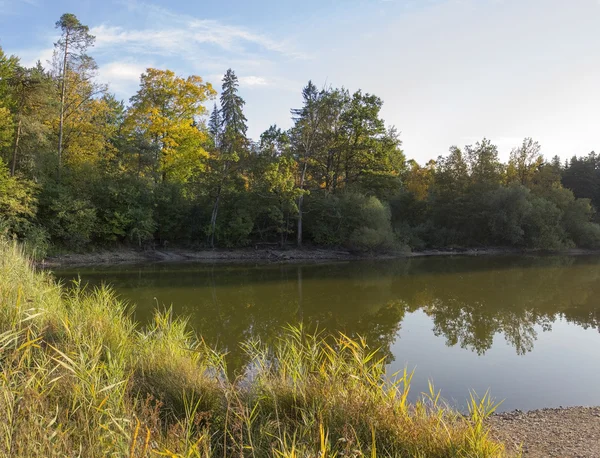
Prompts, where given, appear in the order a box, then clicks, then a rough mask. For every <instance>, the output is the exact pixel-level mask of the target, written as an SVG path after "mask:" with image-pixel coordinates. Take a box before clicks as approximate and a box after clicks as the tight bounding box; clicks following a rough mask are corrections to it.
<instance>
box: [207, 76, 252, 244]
mask: <svg viewBox="0 0 600 458" xmlns="http://www.w3.org/2000/svg"><path fill="white" fill-rule="evenodd" d="M238 87H239V82H238V78H237V76H236V74H235V72H234V71H233V70H231V69H229V70H227V73H225V76H223V85H222V89H221V100H220V103H221V110H220V111H219V112H215V111H214V110H213V117H214V119H213V117H211V124H210V125H211V127H210V128H211V129H212V131H214V132H215V133H214V138H216V139H217V140H218V141H217V142H216V143H215V148H214V151H213V154H212V158H211V164H212V167H211V169H212V172H213V186H212V189H213V194H214V195H213V206H212V212H211V216H210V228H209V233H208V242H209V244H210V246H211V247H214V246H215V232H216V227H217V217H218V215H219V205H220V203H221V198H222V196H223V189H224V187H225V186H226V184H227V181H228V178H229V175H230V173H231V166H232V164H234V163H237V162H238V161H239V160H240V157H241V155H242V154H243V152H244V151H245V150H246V149H247V146H248V139H247V138H246V132H247V130H248V126H247V125H246V121H247V120H246V116H244V111H243V109H244V104H245V103H246V102H245V101H244V99H242V98H241V97H240V96H239V95H238ZM215 109H216V106H215ZM218 115H220V118H221V124H220V130H219V129H218V127H217V126H218V125H219V124H218V120H219V118H218Z"/></svg>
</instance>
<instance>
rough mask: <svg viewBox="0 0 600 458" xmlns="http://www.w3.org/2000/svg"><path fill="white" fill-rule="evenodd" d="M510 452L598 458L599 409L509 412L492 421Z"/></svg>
mask: <svg viewBox="0 0 600 458" xmlns="http://www.w3.org/2000/svg"><path fill="white" fill-rule="evenodd" d="M489 422H490V425H491V427H492V434H493V435H494V437H496V438H497V439H499V440H501V441H502V442H504V444H506V448H507V451H508V452H510V453H514V456H519V455H518V454H519V451H521V452H522V456H523V457H530V458H546V457H561V458H567V457H568V458H592V457H594V458H599V457H600V407H570V408H558V409H541V410H533V411H530V412H521V411H518V410H517V411H514V412H506V413H501V414H497V415H494V416H492V417H491V418H490V420H489Z"/></svg>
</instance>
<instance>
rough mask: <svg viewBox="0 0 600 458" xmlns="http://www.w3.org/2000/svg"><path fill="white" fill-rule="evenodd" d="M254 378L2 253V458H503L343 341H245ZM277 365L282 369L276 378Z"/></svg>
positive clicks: (108, 296)
mask: <svg viewBox="0 0 600 458" xmlns="http://www.w3.org/2000/svg"><path fill="white" fill-rule="evenodd" d="M242 348H243V349H244V359H245V361H246V364H247V366H246V367H247V369H246V371H245V372H241V373H240V376H239V377H236V378H233V377H231V376H230V374H229V373H228V371H227V366H226V360H225V355H224V354H223V353H220V352H217V351H215V350H213V349H211V348H210V347H209V346H208V345H207V344H206V343H205V341H204V340H202V339H201V338H196V337H195V336H194V334H193V333H191V332H190V331H189V329H188V326H187V322H186V321H185V320H183V319H177V318H173V316H172V313H171V312H170V311H164V312H156V313H155V317H154V320H153V321H152V323H151V324H150V325H148V327H147V328H143V329H142V328H140V327H139V326H138V325H137V324H136V323H134V322H133V321H132V318H131V315H129V314H128V313H127V308H126V305H125V304H123V303H122V302H120V301H119V300H118V299H117V298H116V296H115V295H114V294H113V293H112V292H111V290H110V289H107V288H100V289H95V290H91V289H86V288H84V287H81V288H76V287H75V288H70V289H69V290H67V289H64V288H63V287H61V286H60V285H58V284H57V283H56V282H55V281H54V280H53V279H52V276H51V275H50V274H49V273H47V272H43V271H41V272H36V271H35V270H34V269H33V268H32V267H31V264H30V262H29V261H28V260H27V259H26V258H25V257H24V256H23V255H22V253H21V251H20V248H19V247H18V246H16V245H15V244H14V243H9V242H6V241H2V240H0V416H1V417H2V418H3V419H4V421H3V423H2V425H1V426H0V456H27V457H31V458H35V457H40V458H41V457H48V456H74V455H77V456H85V457H90V458H95V457H98V458H99V457H104V456H124V457H129V458H141V457H149V456H159V455H160V456H171V457H177V458H179V457H192V456H194V457H202V458H208V457H213V456H214V457H217V456H225V455H227V456H253V457H257V458H262V457H264V458H267V457H269V458H273V457H281V458H292V457H299V456H302V457H316V456H321V457H333V456H354V457H357V458H360V457H368V456H389V457H424V456H427V457H430V458H437V457H439V458H442V457H444V458H458V457H465V456H472V457H481V458H495V457H498V458H500V457H503V456H505V454H504V447H503V445H502V444H501V443H500V442H498V441H495V440H493V439H492V438H490V436H489V435H488V431H489V429H488V428H489V427H488V426H487V425H486V419H487V418H488V417H489V415H490V414H491V413H492V411H493V408H494V405H493V403H491V402H490V400H489V399H488V398H483V399H482V400H480V401H472V413H471V415H470V416H468V417H465V416H463V415H461V414H460V413H458V412H456V411H454V410H452V409H450V408H447V407H446V406H445V405H444V404H443V403H441V401H439V399H438V396H437V395H436V394H435V393H431V394H430V395H424V396H423V398H422V399H421V400H419V401H418V402H417V403H416V404H410V403H408V401H407V396H408V392H409V388H410V383H411V374H409V373H404V374H400V375H399V377H398V378H397V381H396V382H395V383H392V382H389V381H387V379H386V375H385V369H386V365H385V359H382V358H380V355H379V354H378V353H377V352H376V351H375V352H374V351H373V349H369V348H368V346H367V344H366V343H365V342H364V341H363V340H360V339H359V340H353V339H350V338H348V337H346V336H344V335H342V334H339V335H331V336H325V335H311V334H308V333H306V332H305V331H304V330H303V329H302V328H301V327H296V328H287V329H284V330H282V333H281V336H280V338H278V339H276V340H275V341H273V342H271V343H269V344H267V343H265V342H259V341H256V340H250V341H247V342H246V343H245V344H244V345H243V346H242ZM274 361H276V362H277V364H273V362H274Z"/></svg>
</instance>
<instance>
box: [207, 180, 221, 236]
mask: <svg viewBox="0 0 600 458" xmlns="http://www.w3.org/2000/svg"><path fill="white" fill-rule="evenodd" d="M220 200H221V186H219V188H218V189H217V197H216V198H215V203H214V205H213V211H212V215H211V217H210V238H209V242H210V247H211V248H214V247H215V231H216V228H217V215H218V214H219V201H220Z"/></svg>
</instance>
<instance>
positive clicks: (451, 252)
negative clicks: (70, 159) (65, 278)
mask: <svg viewBox="0 0 600 458" xmlns="http://www.w3.org/2000/svg"><path fill="white" fill-rule="evenodd" d="M519 253H523V251H521V250H515V249H504V248H485V249H447V250H427V251H417V252H402V251H401V252H395V253H382V254H364V253H353V252H350V251H344V250H333V249H318V248H306V249H296V248H293V249H279V248H274V249H267V248H258V249H252V248H247V249H237V250H186V249H178V248H173V249H168V250H134V249H131V248H125V247H121V248H118V249H115V250H105V251H95V252H86V253H65V254H59V255H56V256H50V257H48V258H46V259H45V260H44V261H42V263H41V265H43V266H44V267H60V266H76V265H111V264H115V265H116V264H139V263H148V262H185V261H194V262H218V261H226V262H236V261H241V262H251V261H265V262H305V261H309V262H310V261H317V262H318V261H340V260H356V259H393V258H403V257H422V256H457V255H465V256H479V255H499V254H519Z"/></svg>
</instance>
